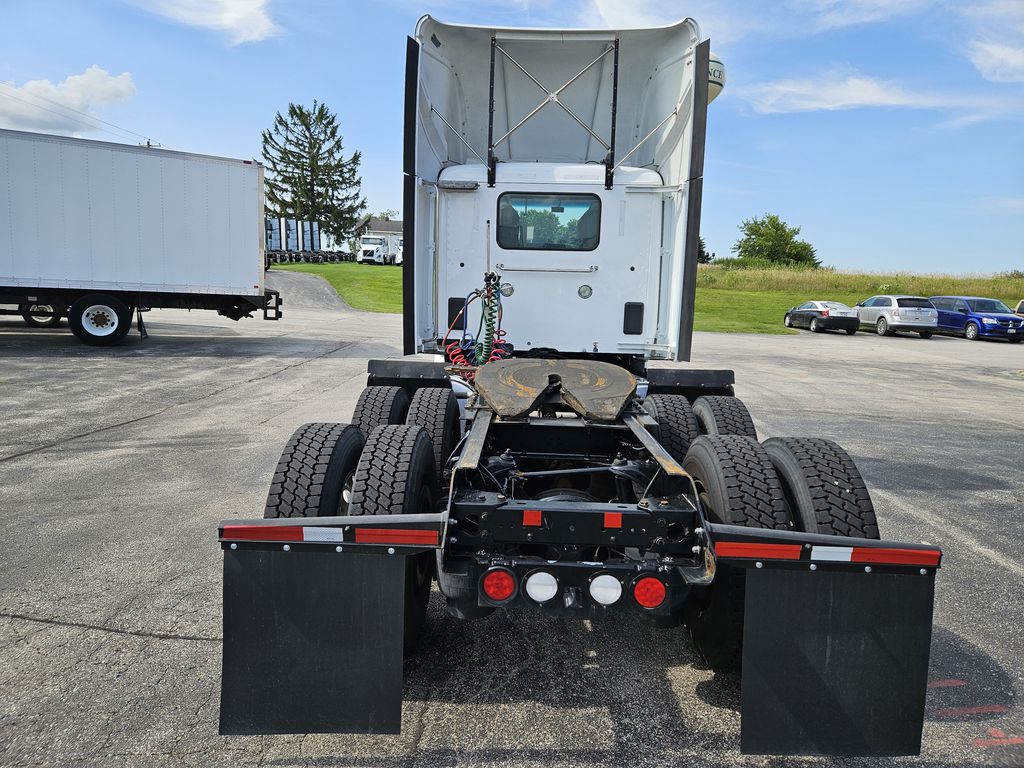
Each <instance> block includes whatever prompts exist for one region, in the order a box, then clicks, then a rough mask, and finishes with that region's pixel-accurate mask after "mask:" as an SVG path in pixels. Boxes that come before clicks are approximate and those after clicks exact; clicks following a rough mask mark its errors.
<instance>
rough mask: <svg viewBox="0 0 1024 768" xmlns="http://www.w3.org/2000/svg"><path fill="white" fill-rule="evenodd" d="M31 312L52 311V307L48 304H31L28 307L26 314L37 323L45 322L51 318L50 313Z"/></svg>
mask: <svg viewBox="0 0 1024 768" xmlns="http://www.w3.org/2000/svg"><path fill="white" fill-rule="evenodd" d="M33 312H53V307H52V306H50V305H49V304H32V305H30V306H29V308H28V314H29V317H31V318H32V319H33V320H35V321H36V322H37V323H45V322H47V321H49V320H52V319H53V317H52V316H51V315H36V314H33Z"/></svg>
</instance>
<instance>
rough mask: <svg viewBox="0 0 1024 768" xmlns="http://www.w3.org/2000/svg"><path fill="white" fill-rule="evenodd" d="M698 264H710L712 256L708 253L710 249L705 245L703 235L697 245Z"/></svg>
mask: <svg viewBox="0 0 1024 768" xmlns="http://www.w3.org/2000/svg"><path fill="white" fill-rule="evenodd" d="M697 263H698V264H710V263H711V254H710V253H708V248H707V246H706V245H704V236H703V235H701V236H700V239H699V242H698V243H697Z"/></svg>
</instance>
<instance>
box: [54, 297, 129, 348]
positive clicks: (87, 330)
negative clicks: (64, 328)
mask: <svg viewBox="0 0 1024 768" xmlns="http://www.w3.org/2000/svg"><path fill="white" fill-rule="evenodd" d="M132 312H133V310H132V308H131V307H129V306H128V305H127V304H125V303H124V302H123V301H121V300H120V299H119V298H117V297H116V296H110V295H108V294H105V293H92V294H89V295H87V296H82V297H81V298H80V299H77V300H76V301H75V302H74V303H73V304H72V305H71V307H70V308H69V309H68V325H69V326H70V327H71V332H72V333H73V334H75V336H77V337H78V339H79V341H84V342H85V343H86V344H92V345H94V346H97V347H109V346H113V345H114V344H118V343H120V342H121V341H123V340H124V337H125V336H127V335H128V331H129V330H130V329H131V325H132Z"/></svg>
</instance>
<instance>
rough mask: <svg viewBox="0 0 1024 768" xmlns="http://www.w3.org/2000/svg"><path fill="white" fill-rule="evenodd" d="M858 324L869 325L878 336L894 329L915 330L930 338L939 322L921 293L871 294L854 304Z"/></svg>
mask: <svg viewBox="0 0 1024 768" xmlns="http://www.w3.org/2000/svg"><path fill="white" fill-rule="evenodd" d="M857 315H858V316H859V317H860V324H861V325H870V326H873V327H874V329H875V331H877V332H878V335H879V336H892V335H893V334H894V333H896V331H916V332H917V333H919V334H921V338H922V339H928V338H931V335H932V333H933V332H934V331H935V328H936V326H937V325H938V324H939V313H938V311H937V310H936V309H935V307H934V306H932V303H931V302H930V301H929V300H928V299H926V298H924V297H923V296H891V295H890V296H872V297H871V298H870V299H865V300H864V301H862V302H860V304H858V305H857Z"/></svg>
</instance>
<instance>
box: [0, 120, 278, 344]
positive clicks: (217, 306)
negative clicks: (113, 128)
mask: <svg viewBox="0 0 1024 768" xmlns="http://www.w3.org/2000/svg"><path fill="white" fill-rule="evenodd" d="M0 178H2V179H4V180H5V181H6V183H5V184H2V185H0V314H7V315H11V314H15V315H21V316H22V317H23V318H24V320H25V322H26V323H28V324H29V325H31V326H57V325H59V324H60V322H61V318H62V317H65V316H66V317H67V319H68V325H69V326H70V327H71V331H72V332H73V333H74V334H75V336H77V337H78V338H79V339H81V340H82V341H84V342H86V343H88V344H95V345H111V344H116V343H118V342H120V341H122V340H123V339H124V337H125V336H126V335H127V334H128V331H129V329H130V326H131V321H132V317H133V315H137V316H138V318H139V330H140V332H141V333H142V334H143V335H145V326H144V325H143V323H142V316H141V314H138V313H140V312H143V311H146V310H148V309H150V308H152V307H171V308H179V309H212V310H216V311H217V312H218V313H219V314H221V315H224V316H225V317H230V318H231V319H233V320H238V319H240V318H242V317H248V316H251V315H252V313H253V312H255V311H258V310H259V311H262V312H263V316H264V317H265V318H268V319H275V320H276V319H277V318H279V317H280V314H281V313H280V297H279V295H278V294H277V292H276V291H271V290H268V289H266V288H265V287H264V284H263V275H264V243H263V228H264V214H263V208H264V191H263V168H262V166H261V165H260V164H259V163H256V162H254V161H251V160H231V159H227V158H222V157H210V156H207V155H197V154H191V153H187V152H174V151H170V150H166V149H155V148H150V147H137V146H130V145H125V144H111V143H107V142H101V141H89V140H85V139H73V138H67V137H63V136H50V135H44V134H37V133H25V132H21V131H10V130H0ZM5 306H6V308H4V307H5Z"/></svg>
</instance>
